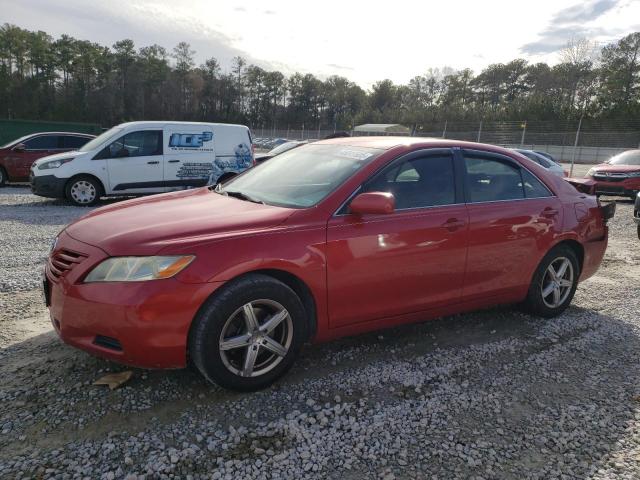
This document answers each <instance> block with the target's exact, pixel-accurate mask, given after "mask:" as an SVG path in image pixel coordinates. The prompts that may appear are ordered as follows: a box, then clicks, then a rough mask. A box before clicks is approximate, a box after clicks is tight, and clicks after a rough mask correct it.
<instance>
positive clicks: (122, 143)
mask: <svg viewBox="0 0 640 480" xmlns="http://www.w3.org/2000/svg"><path fill="white" fill-rule="evenodd" d="M154 155H162V130H142V131H140V132H131V133H127V134H126V135H123V136H122V137H120V138H119V139H117V140H116V141H114V142H112V143H111V144H110V145H107V146H106V147H105V148H104V149H103V150H102V151H101V152H100V154H99V155H98V156H97V157H96V158H123V157H149V156H154Z"/></svg>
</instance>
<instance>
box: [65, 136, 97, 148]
mask: <svg viewBox="0 0 640 480" xmlns="http://www.w3.org/2000/svg"><path fill="white" fill-rule="evenodd" d="M89 140H91V138H89V137H81V136H78V135H65V136H63V137H62V148H67V149H72V150H75V149H77V148H80V147H82V146H83V145H84V144H85V143H87V142H88V141H89Z"/></svg>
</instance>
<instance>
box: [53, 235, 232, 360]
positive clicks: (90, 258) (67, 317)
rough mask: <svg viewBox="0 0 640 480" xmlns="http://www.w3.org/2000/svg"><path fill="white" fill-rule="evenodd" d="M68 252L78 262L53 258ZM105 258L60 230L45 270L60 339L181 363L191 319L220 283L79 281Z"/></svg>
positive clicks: (119, 354)
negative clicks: (63, 263)
mask: <svg viewBox="0 0 640 480" xmlns="http://www.w3.org/2000/svg"><path fill="white" fill-rule="evenodd" d="M61 254H62V255H64V256H63V257H60V255H61ZM72 254H81V256H82V257H81V260H80V261H79V262H78V263H76V264H74V265H73V266H72V268H71V269H70V270H64V269H62V268H61V267H60V260H59V258H70V256H71V255H72ZM105 258H107V254H106V253H104V252H103V251H102V250H100V249H98V248H96V247H92V246H90V245H87V244H84V243H82V242H78V241H77V240H74V239H72V238H71V237H70V236H69V235H67V234H66V233H65V232H63V233H62V234H60V237H59V239H58V243H57V245H56V248H55V250H54V251H53V252H52V255H51V257H50V258H49V261H48V263H47V266H46V268H45V275H46V283H47V284H48V288H49V289H50V290H49V292H48V293H49V298H50V302H51V305H50V307H49V314H50V317H51V322H52V324H53V326H54V328H55V330H56V332H57V333H58V335H59V336H60V338H61V339H62V340H63V341H64V342H65V343H67V344H69V345H72V346H74V347H76V348H79V349H82V350H84V351H86V352H88V353H90V354H92V355H95V356H98V357H103V358H107V359H109V360H113V361H115V362H118V363H123V364H126V365H131V366H136V367H141V368H182V367H184V366H185V365H186V361H187V339H188V334H189V328H190V326H191V322H192V320H193V318H194V317H195V315H196V313H197V312H198V309H199V308H200V306H201V305H202V304H203V303H204V301H205V300H206V299H207V298H208V297H209V295H211V293H213V292H214V291H215V290H216V289H217V288H218V287H219V286H220V285H221V283H202V284H185V283H182V282H180V281H178V280H176V279H174V278H170V279H166V280H156V281H149V282H130V283H124V282H123V283H120V282H105V283H90V284H85V283H82V279H83V278H84V276H85V275H86V274H87V272H88V271H90V270H91V269H92V268H93V267H94V266H95V265H97V264H98V263H99V262H101V261H102V260H104V259H105ZM60 271H62V272H63V273H61V274H59V272H60Z"/></svg>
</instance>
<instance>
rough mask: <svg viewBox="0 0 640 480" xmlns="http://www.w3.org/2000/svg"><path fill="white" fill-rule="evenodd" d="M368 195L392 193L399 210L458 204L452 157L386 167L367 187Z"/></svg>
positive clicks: (436, 156)
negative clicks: (370, 193)
mask: <svg viewBox="0 0 640 480" xmlns="http://www.w3.org/2000/svg"><path fill="white" fill-rule="evenodd" d="M363 191H365V192H389V193H392V194H393V196H394V197H395V199H396V209H398V210H402V209H406V208H420V207H432V206H436V205H451V204H453V203H456V189H455V176H454V172H453V158H452V157H451V156H450V155H427V156H424V157H418V158H413V159H411V160H405V161H404V162H402V163H400V164H394V165H392V166H391V167H388V168H386V169H385V170H383V171H382V172H380V173H379V174H377V175H376V176H375V177H374V178H372V179H371V180H370V181H368V182H367V183H366V184H365V185H364V190H363Z"/></svg>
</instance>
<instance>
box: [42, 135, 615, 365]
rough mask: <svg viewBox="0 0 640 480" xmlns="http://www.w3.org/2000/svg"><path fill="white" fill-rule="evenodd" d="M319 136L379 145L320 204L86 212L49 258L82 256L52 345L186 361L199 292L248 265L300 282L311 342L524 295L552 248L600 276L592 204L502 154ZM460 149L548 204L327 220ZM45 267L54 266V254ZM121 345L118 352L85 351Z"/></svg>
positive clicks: (235, 203)
mask: <svg viewBox="0 0 640 480" xmlns="http://www.w3.org/2000/svg"><path fill="white" fill-rule="evenodd" d="M327 142H331V143H339V144H345V145H362V146H369V147H377V148H383V149H386V152H384V153H383V154H381V155H380V156H379V157H378V158H376V159H375V160H374V161H373V162H371V163H370V164H369V165H367V166H366V167H364V168H363V169H362V170H360V171H358V172H357V173H355V174H354V175H353V177H351V178H350V179H348V180H347V181H345V183H344V184H343V185H342V186H340V187H339V188H338V189H336V190H335V191H334V192H333V193H332V194H330V195H329V196H328V197H327V198H325V199H324V200H323V201H322V202H321V203H319V204H318V205H317V206H315V207H313V208H308V209H288V208H281V207H272V206H268V205H261V204H255V203H250V202H245V201H242V200H238V199H235V198H229V197H224V196H221V195H218V194H216V193H214V192H211V191H209V190H208V189H207V188H202V189H196V190H190V191H186V192H178V193H169V194H163V195H155V196H152V197H146V198H141V199H135V200H131V201H127V202H121V203H118V204H114V205H111V206H107V207H104V208H101V209H97V210H94V211H93V212H91V213H89V214H88V215H86V216H85V217H83V218H81V219H80V220H78V221H77V222H75V223H74V224H72V225H70V226H69V227H68V228H67V229H66V230H65V232H63V233H62V234H61V235H60V237H59V240H58V243H57V245H56V247H55V249H54V251H53V252H52V255H53V256H54V257H55V256H56V255H58V254H60V253H61V252H62V251H63V250H68V251H71V252H76V253H78V254H82V255H84V256H85V257H86V258H84V259H83V260H82V261H81V262H80V263H78V264H75V266H74V267H73V269H72V270H70V271H68V272H67V273H63V274H62V276H60V277H59V278H56V277H54V276H53V274H52V272H51V269H50V268H47V277H48V278H49V280H50V281H51V285H52V306H51V316H52V319H54V320H55V322H54V325H58V324H59V330H58V331H59V334H60V336H61V337H62V339H63V340H64V341H66V342H68V343H70V344H72V345H74V346H76V347H79V348H82V349H84V350H86V351H88V352H91V353H93V354H95V355H99V356H103V357H107V358H110V359H112V360H115V361H119V362H123V363H128V364H132V365H138V366H142V367H164V368H172V367H182V366H184V365H185V362H186V357H187V338H188V332H189V327H190V325H191V322H192V320H193V318H194V316H195V315H196V313H197V311H198V309H199V308H200V307H201V305H202V304H203V302H204V301H205V300H206V298H208V296H209V295H211V294H213V293H214V292H215V291H216V290H217V289H219V288H222V287H223V286H224V284H225V282H226V281H228V280H230V279H232V278H235V277H237V276H238V275H242V274H244V273H248V272H252V271H257V270H281V271H284V272H288V273H289V274H291V275H294V276H296V277H298V278H299V279H300V280H301V281H302V282H304V283H305V284H306V285H307V287H308V288H309V290H310V292H311V293H312V295H313V298H314V301H315V307H316V312H315V313H316V318H317V329H316V334H315V338H314V340H315V341H326V340H329V339H332V338H336V337H340V336H343V335H351V334H356V333H360V332H365V331H369V330H372V329H378V328H385V327H390V326H394V325H399V324H401V323H406V322H412V321H422V320H426V319H429V318H434V317H437V316H442V315H448V314H454V313H459V312H464V311H469V310H472V309H476V308H481V307H486V306H490V305H495V304H500V303H510V302H517V301H521V300H523V299H524V296H525V294H526V291H527V288H528V285H529V283H530V281H531V276H532V274H533V271H534V270H535V268H536V266H537V265H538V263H539V262H540V260H541V259H542V257H543V256H544V255H545V254H546V252H548V251H549V249H551V248H552V247H553V246H554V245H556V244H558V243H559V242H561V241H565V240H570V241H574V242H578V243H579V244H580V245H582V248H583V250H584V252H585V255H584V261H583V270H582V274H581V279H583V280H584V279H585V278H588V277H589V276H590V275H593V273H594V272H595V271H596V270H597V268H598V266H599V264H600V262H601V260H602V256H603V255H604V251H605V248H606V244H607V228H606V226H605V224H604V221H603V217H602V212H601V210H600V208H599V205H598V203H597V201H596V199H595V197H592V196H587V195H584V194H582V193H579V192H578V191H577V190H576V189H575V188H574V187H572V186H571V185H570V184H569V183H567V182H566V181H565V180H563V179H562V178H560V177H556V176H554V175H550V174H548V173H547V172H546V170H545V169H543V168H542V167H539V166H538V165H537V164H534V163H533V162H530V161H528V160H526V159H522V158H520V156H519V155H515V154H511V152H510V151H508V150H505V149H502V148H499V147H492V146H487V145H479V144H471V143H464V142H455V141H438V140H421V139H416V138H393V137H386V138H385V137H382V138H376V137H368V138H367V137H364V138H345V139H334V140H329V141H327ZM433 147H437V148H448V147H461V148H473V149H476V150H479V149H480V150H486V151H491V152H496V153H500V154H502V155H506V156H509V157H511V158H512V159H513V160H515V161H516V162H520V163H521V164H522V165H524V166H526V168H528V169H529V170H530V171H531V172H533V173H534V174H535V175H536V176H538V178H540V179H541V180H542V181H543V182H544V183H545V184H546V185H547V186H548V188H549V189H550V190H551V191H552V192H553V193H554V196H552V197H548V198H538V199H525V200H517V201H505V202H493V203H484V204H465V203H461V204H456V205H448V206H440V207H430V208H419V209H412V210H404V211H395V212H393V213H360V214H348V213H347V214H340V215H336V214H335V213H336V212H337V211H338V210H339V208H340V207H341V206H342V205H343V204H344V203H345V201H347V200H348V199H349V198H350V197H351V195H352V194H353V192H355V190H356V189H357V188H358V186H359V185H361V184H362V182H364V181H365V180H367V179H368V178H369V177H370V176H371V175H372V173H373V172H375V171H377V170H378V169H379V168H381V167H382V166H384V165H386V164H387V163H389V162H390V161H392V160H394V159H395V158H397V157H398V156H399V155H403V154H405V153H408V152H411V151H414V150H418V149H424V148H433ZM155 254H163V255H180V254H190V255H195V256H196V260H194V262H193V263H192V264H191V265H190V266H189V267H187V268H186V269H185V270H184V271H182V272H180V273H179V274H178V275H177V276H176V277H174V278H172V279H168V280H157V281H150V282H139V283H100V284H83V283H82V279H83V278H84V276H85V275H86V274H87V273H88V272H89V271H90V270H91V269H92V268H93V267H94V266H95V265H97V264H98V263H99V262H100V261H102V260H103V259H104V258H107V257H108V256H124V255H155ZM50 261H51V260H50ZM96 335H103V336H107V337H113V338H116V339H118V340H119V341H120V342H121V344H122V347H123V348H122V352H114V351H111V350H109V349H107V348H103V347H99V346H97V345H94V344H93V341H94V338H95V336H96Z"/></svg>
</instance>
